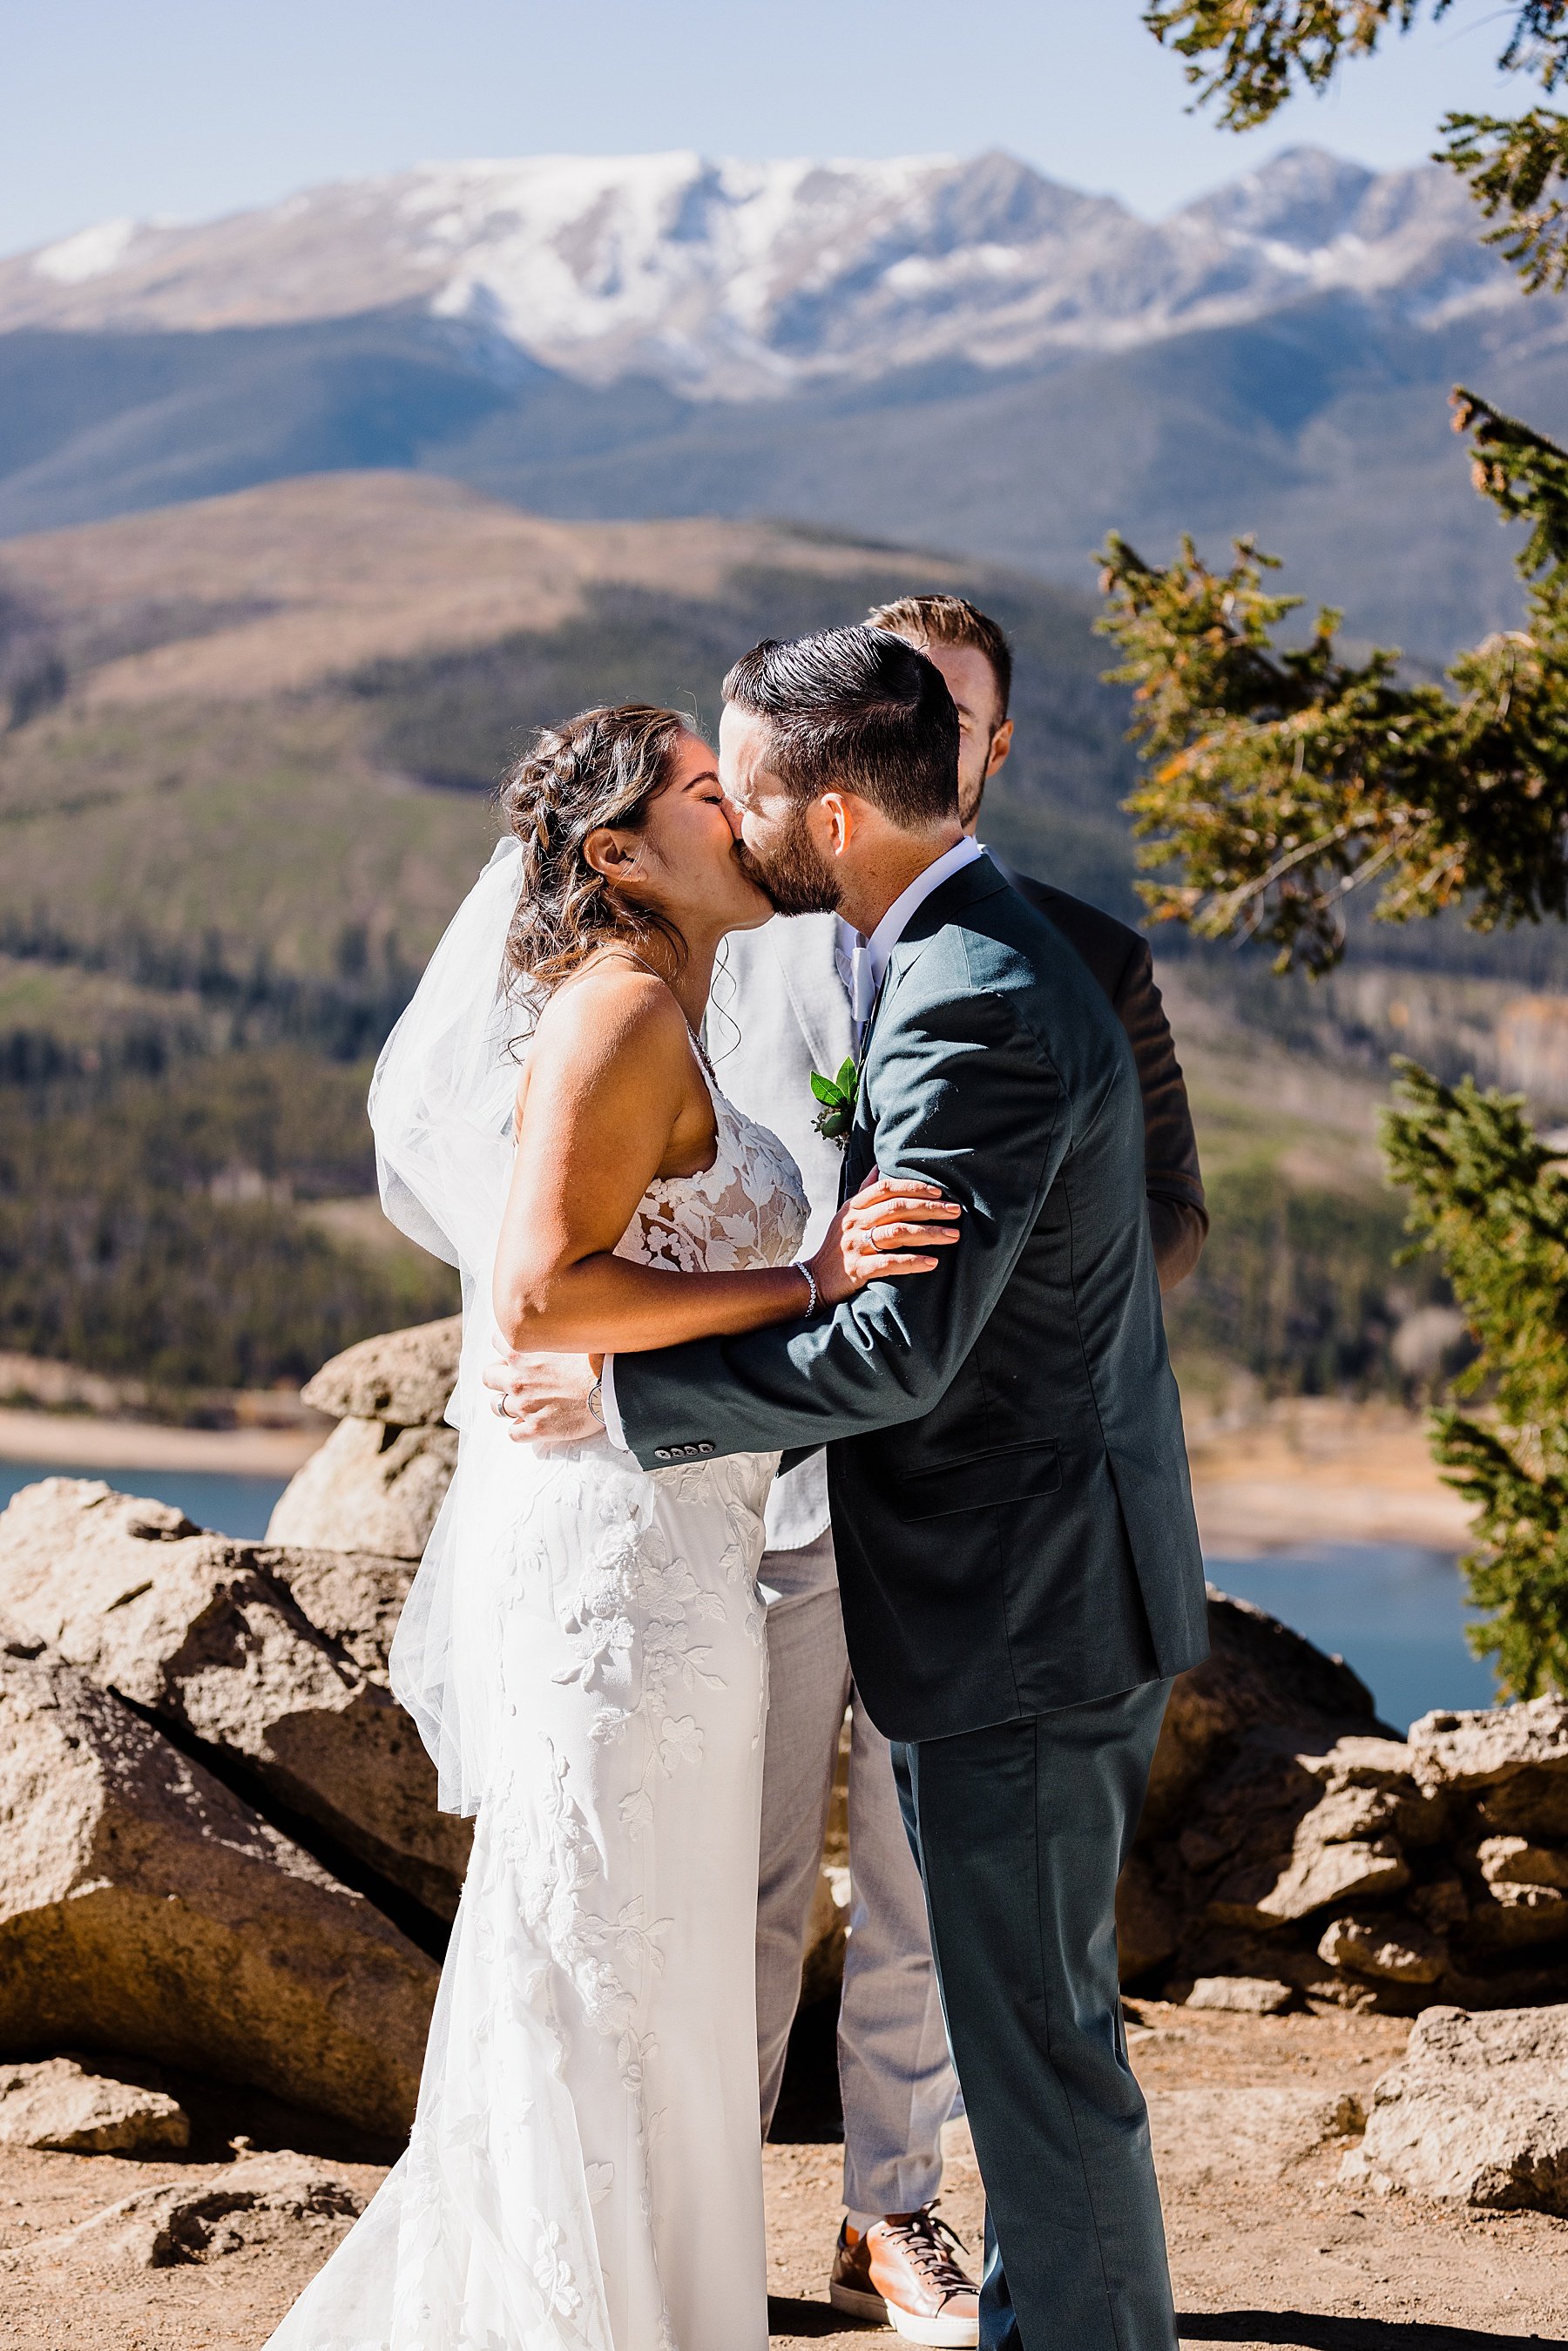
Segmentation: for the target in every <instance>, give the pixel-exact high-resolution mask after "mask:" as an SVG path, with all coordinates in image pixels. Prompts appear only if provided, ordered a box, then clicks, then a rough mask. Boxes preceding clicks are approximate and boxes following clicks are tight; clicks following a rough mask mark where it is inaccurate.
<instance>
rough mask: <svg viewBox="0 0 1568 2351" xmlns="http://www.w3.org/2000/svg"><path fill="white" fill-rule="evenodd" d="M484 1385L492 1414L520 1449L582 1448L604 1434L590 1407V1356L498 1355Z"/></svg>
mask: <svg viewBox="0 0 1568 2351" xmlns="http://www.w3.org/2000/svg"><path fill="white" fill-rule="evenodd" d="M485 1385H486V1387H487V1388H488V1389H489V1390H490V1409H491V1411H492V1412H494V1413H496V1414H497V1415H498V1416H500V1418H501V1419H503V1420H504V1421H505V1422H506V1424H507V1433H508V1434H509V1435H510V1436H511V1437H513V1438H514V1439H515V1440H516V1442H517V1444H519V1445H581V1444H584V1443H586V1442H587V1440H588V1439H589V1438H591V1437H602V1436H603V1434H604V1423H603V1422H602V1421H601V1420H600V1419H599V1418H598V1417H597V1416H596V1415H595V1413H594V1412H593V1409H592V1407H591V1405H590V1403H589V1398H590V1396H591V1395H592V1393H593V1386H594V1371H593V1365H592V1364H591V1363H590V1361H589V1359H588V1357H587V1356H586V1355H528V1354H521V1353H513V1354H506V1355H496V1356H493V1357H492V1358H491V1361H490V1362H489V1363H488V1364H486V1369H485Z"/></svg>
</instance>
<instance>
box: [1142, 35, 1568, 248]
mask: <svg viewBox="0 0 1568 2351" xmlns="http://www.w3.org/2000/svg"><path fill="white" fill-rule="evenodd" d="M1452 5H1453V0H1431V8H1430V18H1431V21H1432V23H1434V24H1436V23H1437V21H1438V20H1439V19H1440V18H1441V17H1443V16H1447V15H1448V10H1449V8H1450V7H1451V6H1452ZM1420 13H1421V0H1150V5H1147V6H1146V7H1145V10H1144V22H1145V25H1146V26H1148V29H1149V31H1150V32H1151V33H1153V35H1154V36H1155V39H1156V40H1157V41H1160V42H1162V43H1163V44H1164V46H1165V47H1166V48H1169V49H1174V50H1175V51H1176V55H1177V56H1178V57H1184V58H1185V59H1186V78H1187V80H1188V82H1189V83H1190V84H1191V86H1192V87H1193V89H1195V90H1196V92H1197V96H1196V97H1195V98H1194V99H1193V105H1194V107H1195V108H1197V107H1203V106H1207V105H1209V104H1211V103H1212V104H1214V105H1215V107H1216V109H1217V111H1218V119H1219V121H1220V123H1221V124H1222V125H1223V127H1224V128H1225V129H1226V130H1227V131H1253V130H1256V129H1257V128H1258V126H1259V124H1260V123H1263V122H1267V121H1269V120H1270V118H1271V117H1272V116H1273V115H1275V114H1276V113H1278V111H1279V110H1280V108H1281V106H1283V105H1284V104H1285V102H1286V100H1287V99H1290V98H1291V97H1293V96H1294V95H1295V94H1296V92H1297V91H1298V90H1302V89H1310V90H1315V91H1318V92H1320V93H1321V92H1322V91H1323V90H1325V89H1327V88H1328V86H1329V84H1330V83H1331V82H1332V81H1333V78H1334V76H1335V75H1336V74H1337V73H1338V71H1339V69H1340V68H1341V67H1342V66H1343V64H1344V63H1345V62H1346V61H1347V60H1348V59H1349V58H1352V57H1371V56H1372V55H1373V54H1374V53H1375V50H1376V49H1377V47H1378V46H1379V44H1380V42H1381V41H1382V39H1383V37H1384V35H1385V33H1391V32H1392V33H1396V34H1399V33H1407V32H1409V31H1410V29H1411V27H1412V26H1413V25H1414V24H1415V22H1416V18H1417V16H1419V15H1420ZM1498 65H1499V68H1500V70H1501V71H1503V72H1505V73H1522V74H1528V75H1529V76H1530V77H1531V79H1532V80H1534V81H1537V82H1539V83H1540V85H1541V87H1542V89H1544V90H1548V91H1550V90H1553V89H1557V88H1558V87H1559V85H1560V84H1561V83H1563V81H1564V79H1568V0H1516V5H1515V8H1514V14H1513V23H1512V28H1511V32H1510V34H1509V37H1508V40H1507V42H1506V44H1505V46H1504V47H1503V51H1502V54H1501V56H1500V57H1499V59H1498ZM1442 131H1443V136H1444V138H1445V140H1446V141H1447V143H1446V145H1445V146H1443V147H1442V148H1440V149H1439V150H1438V152H1437V158H1436V160H1437V162H1444V163H1448V165H1450V166H1451V168H1452V169H1453V170H1454V171H1456V172H1458V173H1459V174H1460V176H1461V178H1463V179H1466V180H1468V181H1469V184H1470V187H1471V189H1472V191H1473V192H1474V193H1475V195H1476V197H1477V199H1478V201H1479V204H1480V206H1481V209H1482V211H1483V212H1484V213H1485V214H1486V215H1487V217H1488V218H1489V219H1492V220H1497V222H1498V225H1497V226H1496V227H1495V228H1492V229H1490V230H1489V231H1488V232H1487V234H1486V242H1487V243H1488V244H1489V245H1495V246H1499V247H1500V250H1501V252H1502V254H1503V256H1504V257H1505V259H1507V260H1508V261H1509V262H1511V264H1512V266H1513V267H1514V268H1515V269H1517V270H1518V271H1519V273H1520V276H1521V279H1522V280H1523V284H1524V287H1525V290H1526V291H1527V292H1528V293H1531V294H1533V293H1539V292H1540V291H1541V290H1542V288H1543V287H1546V288H1553V289H1561V288H1562V287H1564V286H1568V201H1565V198H1564V195H1563V193H1562V192H1561V189H1560V192H1559V193H1555V194H1554V193H1552V186H1553V183H1568V120H1565V119H1564V117H1563V116H1562V115H1561V114H1556V113H1553V112H1552V110H1550V109H1549V108H1544V107H1538V108H1535V109H1532V110H1531V111H1530V112H1529V113H1526V114H1524V115H1521V116H1520V117H1518V118H1517V119H1514V118H1510V117H1507V116H1502V115H1494V114H1449V115H1448V116H1447V117H1446V118H1445V120H1444V122H1443V125H1442ZM1499 215H1502V217H1501V218H1499Z"/></svg>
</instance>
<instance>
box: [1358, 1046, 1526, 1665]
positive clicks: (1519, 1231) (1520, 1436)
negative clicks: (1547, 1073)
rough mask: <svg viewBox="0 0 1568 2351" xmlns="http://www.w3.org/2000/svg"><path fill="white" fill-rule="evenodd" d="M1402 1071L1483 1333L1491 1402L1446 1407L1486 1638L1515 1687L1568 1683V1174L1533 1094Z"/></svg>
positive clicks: (1443, 1237) (1419, 1166)
mask: <svg viewBox="0 0 1568 2351" xmlns="http://www.w3.org/2000/svg"><path fill="white" fill-rule="evenodd" d="M1396 1066H1397V1068H1398V1071H1399V1080H1398V1083H1397V1085H1396V1089H1395V1107H1394V1108H1393V1109H1392V1110H1390V1111H1389V1112H1388V1113H1386V1114H1385V1118H1384V1123H1383V1145H1384V1150H1385V1155H1386V1156H1387V1160H1388V1165H1389V1170H1390V1172H1391V1174H1392V1175H1393V1176H1394V1178H1395V1181H1396V1183H1399V1184H1402V1185H1404V1186H1406V1188H1407V1189H1408V1191H1409V1193H1410V1196H1411V1212H1410V1222H1411V1225H1412V1227H1413V1228H1414V1229H1415V1230H1416V1231H1417V1232H1418V1233H1420V1234H1421V1235H1422V1236H1423V1240H1422V1242H1421V1243H1419V1244H1417V1246H1425V1247H1427V1248H1430V1249H1436V1250H1437V1253H1438V1254H1439V1256H1440V1257H1441V1259H1442V1261H1443V1266H1444V1270H1446V1272H1447V1274H1448V1280H1449V1283H1450V1285H1451V1286H1452V1289H1453V1291H1454V1295H1455V1298H1456V1299H1457V1300H1458V1304H1459V1306H1460V1308H1461V1309H1462V1311H1463V1312H1464V1315H1465V1318H1466V1320H1467V1322H1469V1326H1470V1330H1471V1332H1473V1334H1474V1335H1475V1337H1476V1339H1477V1340H1478V1341H1479V1349H1480V1352H1479V1354H1478V1356H1477V1358H1476V1361H1475V1362H1474V1363H1473V1364H1471V1365H1470V1366H1469V1369H1468V1370H1467V1371H1466V1372H1464V1373H1462V1374H1460V1376H1459V1379H1458V1382H1457V1383H1456V1386H1457V1389H1458V1393H1460V1394H1461V1395H1464V1394H1469V1395H1474V1394H1475V1393H1476V1392H1477V1391H1478V1390H1479V1389H1481V1388H1482V1387H1483V1386H1484V1388H1485V1390H1486V1392H1487V1394H1488V1396H1489V1400H1490V1412H1489V1415H1488V1417H1487V1418H1486V1419H1485V1420H1481V1419H1478V1418H1477V1417H1476V1416H1475V1415H1474V1414H1473V1413H1466V1412H1462V1411H1460V1410H1459V1409H1458V1408H1457V1407H1456V1406H1454V1405H1445V1406H1444V1407H1442V1408H1441V1409H1440V1410H1438V1411H1437V1412H1436V1413H1434V1415H1433V1416H1432V1417H1433V1428H1432V1449H1433V1452H1434V1453H1435V1454H1436V1456H1437V1460H1438V1462H1439V1463H1440V1464H1441V1465H1442V1467H1443V1468H1444V1469H1445V1470H1446V1471H1447V1473H1448V1483H1449V1484H1450V1485H1451V1486H1456V1487H1458V1489H1459V1491H1460V1492H1461V1493H1463V1494H1465V1495H1466V1496H1467V1498H1469V1499H1470V1500H1472V1501H1473V1502H1475V1504H1476V1505H1477V1512H1476V1521H1475V1542H1474V1547H1473V1548H1472V1550H1471V1551H1470V1552H1469V1553H1468V1554H1467V1556H1466V1558H1465V1561H1464V1562H1463V1564H1464V1568H1465V1572H1466V1574H1467V1576H1468V1579H1469V1588H1470V1596H1471V1598H1472V1599H1473V1600H1474V1601H1475V1602H1476V1603H1477V1604H1478V1605H1479V1606H1480V1607H1482V1608H1486V1609H1490V1610H1491V1611H1492V1612H1493V1614H1491V1616H1490V1619H1489V1620H1488V1621H1486V1622H1484V1623H1482V1624H1479V1625H1476V1626H1475V1627H1473V1629H1472V1631H1471V1634H1470V1639H1471V1643H1472V1646H1474V1647H1475V1648H1476V1650H1477V1651H1478V1652H1479V1654H1480V1655H1481V1656H1491V1657H1492V1659H1493V1660H1494V1662H1495V1665H1496V1667H1497V1672H1498V1677H1499V1680H1500V1682H1501V1684H1502V1687H1503V1688H1504V1689H1505V1690H1506V1691H1507V1692H1508V1693H1509V1694H1510V1695H1511V1697H1515V1698H1534V1697H1535V1696H1536V1694H1537V1693H1538V1692H1539V1691H1540V1690H1541V1689H1542V1687H1543V1686H1544V1685H1545V1684H1546V1683H1547V1682H1548V1681H1552V1682H1555V1683H1556V1684H1557V1686H1558V1687H1560V1688H1563V1689H1568V1182H1565V1181H1564V1178H1563V1173H1562V1170H1561V1165H1560V1163H1559V1162H1557V1161H1556V1160H1555V1159H1554V1157H1553V1155H1552V1150H1551V1149H1550V1147H1549V1146H1548V1145H1547V1144H1544V1143H1542V1140H1541V1139H1540V1137H1539V1136H1538V1135H1536V1134H1534V1133H1533V1131H1532V1130H1531V1125H1530V1122H1529V1120H1528V1119H1527V1118H1526V1117H1525V1115H1524V1112H1523V1106H1522V1102H1521V1097H1520V1096H1519V1095H1517V1094H1513V1095H1510V1094H1500V1093H1498V1092H1493V1091H1490V1090H1489V1091H1488V1092H1485V1093H1483V1092H1480V1091H1479V1088H1478V1087H1477V1085H1476V1083H1475V1081H1474V1080H1473V1079H1470V1078H1465V1079H1463V1080H1462V1081H1460V1083H1459V1084H1458V1085H1457V1086H1445V1085H1440V1084H1439V1083H1438V1081H1437V1079H1436V1078H1434V1077H1432V1076H1431V1075H1430V1074H1429V1073H1428V1072H1427V1071H1426V1070H1423V1069H1419V1068H1417V1066H1416V1063H1415V1062H1413V1061H1401V1062H1400V1063H1398V1064H1397V1065H1396Z"/></svg>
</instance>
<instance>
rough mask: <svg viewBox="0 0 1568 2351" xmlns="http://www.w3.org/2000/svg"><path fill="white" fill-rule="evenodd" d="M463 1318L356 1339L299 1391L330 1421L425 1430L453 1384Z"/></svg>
mask: <svg viewBox="0 0 1568 2351" xmlns="http://www.w3.org/2000/svg"><path fill="white" fill-rule="evenodd" d="M462 1349H463V1317H462V1315H461V1314H451V1315H448V1316H447V1318H446V1319H445V1321H444V1322H419V1323H416V1324H415V1325H414V1326H413V1329H412V1330H410V1331H387V1332H383V1333H382V1336H381V1337H380V1338H378V1339H361V1342H360V1343H359V1345H358V1346H357V1347H346V1348H345V1349H344V1351H343V1353H341V1354H340V1355H334V1356H333V1357H332V1360H331V1362H330V1363H329V1364H322V1366H321V1368H320V1370H319V1372H318V1373H317V1374H316V1375H315V1377H314V1378H313V1379H310V1380H307V1382H306V1384H305V1385H304V1387H303V1389H302V1390H301V1391H300V1393H301V1395H302V1396H303V1398H304V1401H305V1402H306V1403H307V1404H308V1405H310V1406H311V1407H312V1409H313V1410H315V1411H316V1412H324V1413H326V1414H327V1415H328V1416H329V1417H330V1418H331V1419H333V1420H379V1421H384V1422H385V1423H386V1424H387V1426H389V1427H392V1428H428V1427H432V1426H434V1424H435V1423H436V1422H437V1421H438V1420H439V1419H440V1418H441V1416H442V1415H443V1413H444V1411H445V1410H446V1401H447V1398H448V1397H449V1396H450V1395H451V1394H452V1391H453V1389H454V1388H455V1386H456V1384H457V1359H458V1356H459V1355H460V1353H462Z"/></svg>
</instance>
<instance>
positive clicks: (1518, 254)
mask: <svg viewBox="0 0 1568 2351" xmlns="http://www.w3.org/2000/svg"><path fill="white" fill-rule="evenodd" d="M1442 131H1443V136H1444V139H1445V141H1447V144H1446V145H1445V146H1443V147H1442V148H1440V149H1439V150H1438V152H1437V157H1436V159H1435V160H1436V161H1437V162H1440V163H1448V164H1449V165H1451V166H1452V168H1453V169H1454V170H1455V171H1456V172H1458V173H1459V175H1460V177H1461V178H1462V179H1466V180H1468V181H1469V183H1470V188H1471V191H1472V193H1473V194H1474V195H1475V197H1476V200H1477V202H1478V203H1479V205H1480V208H1481V210H1482V212H1483V213H1484V214H1486V216H1487V218H1488V219H1489V220H1497V219H1498V215H1499V214H1502V215H1503V217H1502V218H1501V220H1500V221H1499V222H1498V225H1497V227H1496V228H1491V229H1488V230H1487V232H1486V235H1485V237H1484V239H1483V242H1484V243H1485V244H1487V245H1495V246H1497V247H1498V248H1499V250H1500V252H1501V254H1502V256H1503V258H1504V260H1505V261H1508V262H1510V263H1511V264H1512V266H1513V267H1514V268H1515V269H1517V270H1518V272H1519V274H1520V277H1521V279H1522V281H1523V284H1524V289H1525V292H1526V293H1527V294H1539V293H1541V292H1542V291H1545V292H1548V293H1561V292H1562V291H1563V288H1564V287H1568V115H1562V114H1557V113H1553V112H1552V110H1550V109H1548V108H1546V107H1532V108H1531V111H1530V112H1529V113H1528V114H1522V115H1519V116H1517V117H1513V118H1510V117H1508V116H1504V115H1496V114H1448V115H1445V116H1444V118H1443V123H1442ZM1553 183H1556V187H1557V189H1558V190H1559V191H1560V193H1554V192H1553Z"/></svg>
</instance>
